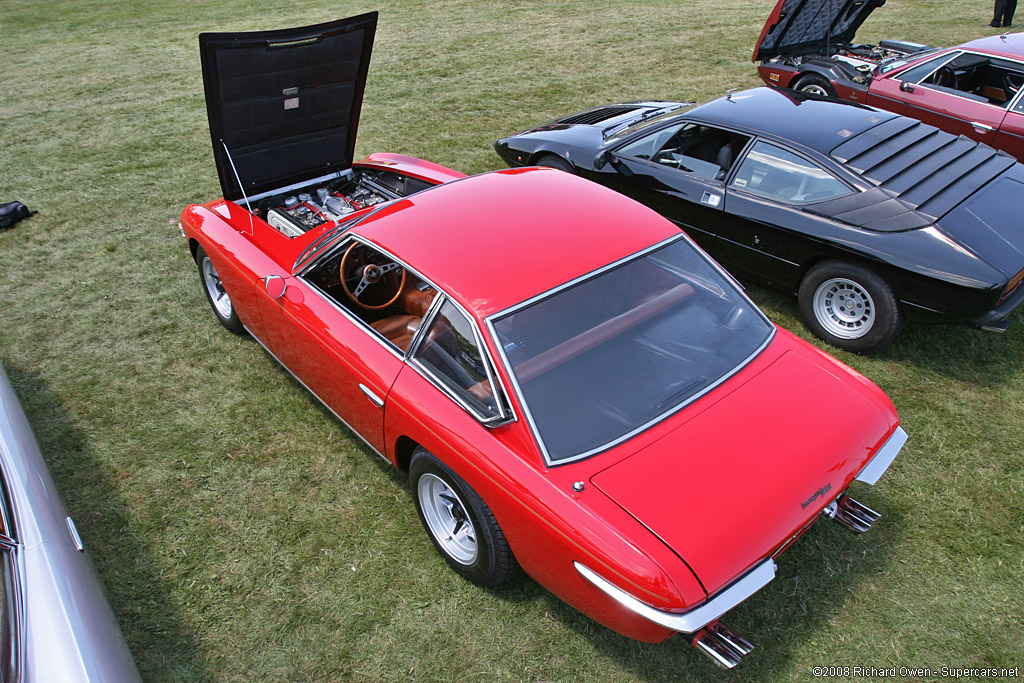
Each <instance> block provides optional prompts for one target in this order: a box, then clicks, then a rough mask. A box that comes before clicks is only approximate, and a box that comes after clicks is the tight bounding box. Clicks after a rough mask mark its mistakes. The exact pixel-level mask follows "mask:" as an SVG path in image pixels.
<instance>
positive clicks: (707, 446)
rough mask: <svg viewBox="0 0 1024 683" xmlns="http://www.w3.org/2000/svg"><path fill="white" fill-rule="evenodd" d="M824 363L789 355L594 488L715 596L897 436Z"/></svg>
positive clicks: (600, 478) (847, 380) (597, 479)
mask: <svg viewBox="0 0 1024 683" xmlns="http://www.w3.org/2000/svg"><path fill="white" fill-rule="evenodd" d="M828 362H829V361H828V360H827V359H826V360H824V362H823V363H819V362H817V361H815V360H814V359H812V358H811V357H808V356H804V355H801V354H798V353H794V352H790V353H786V354H784V355H783V356H781V357H780V358H779V359H778V360H777V361H775V362H774V363H773V364H772V365H770V366H769V367H768V368H766V369H765V370H764V371H763V372H761V373H760V374H758V375H756V376H755V377H753V378H751V379H750V380H748V381H747V382H746V383H745V384H743V385H741V386H739V387H736V388H734V389H732V391H731V393H729V394H728V395H726V396H724V397H723V398H720V399H718V400H717V401H714V397H715V394H714V393H712V394H711V395H709V396H708V397H706V399H705V400H707V399H711V400H712V401H713V402H711V403H709V407H707V408H706V409H705V410H703V411H702V412H700V413H698V414H693V416H692V417H690V419H688V420H687V421H686V422H684V423H683V424H681V425H680V426H679V427H678V428H676V429H674V430H673V431H672V432H670V433H669V434H668V435H666V436H665V437H663V438H662V439H660V440H658V441H656V442H654V443H653V444H651V445H649V446H647V447H646V448H644V449H642V450H640V451H639V452H637V453H635V454H634V455H632V456H630V457H628V458H626V459H625V460H623V461H621V462H619V463H617V464H615V465H613V466H612V467H610V468H608V469H606V470H604V471H602V472H599V473H598V474H597V475H595V476H594V477H593V478H592V482H593V484H594V485H595V486H597V487H598V488H599V489H601V491H603V492H604V493H605V494H607V495H608V496H609V497H611V498H612V499H613V500H615V501H616V503H618V504H619V505H620V506H621V507H622V508H623V509H625V510H626V511H627V512H629V513H630V514H631V515H632V516H633V517H635V518H636V519H637V520H638V521H639V522H640V523H641V524H643V525H644V526H646V527H647V528H648V529H650V530H651V532H653V533H654V534H655V535H656V536H658V537H659V538H660V539H661V540H662V541H664V542H665V543H666V544H667V545H668V546H669V547H670V548H672V549H673V550H674V551H675V552H676V554H678V555H679V556H680V557H681V558H682V559H683V560H684V561H685V562H686V563H687V564H688V565H689V566H690V568H691V569H692V570H693V572H694V573H695V574H696V575H697V577H698V579H700V581H701V583H703V585H704V588H705V589H706V590H707V591H708V593H713V592H715V591H716V590H719V589H720V588H722V587H723V586H725V585H726V584H728V583H729V582H731V581H732V580H733V579H735V578H736V577H737V576H738V575H739V574H741V573H742V572H743V571H744V570H746V569H747V568H749V567H750V566H751V565H753V564H754V563H755V562H757V561H758V560H759V559H761V558H763V557H766V556H767V555H769V554H771V553H772V552H773V551H775V550H776V549H777V548H779V547H780V546H781V545H782V544H783V543H785V542H786V541H787V540H788V539H790V538H791V537H792V536H793V535H794V534H795V533H796V532H798V531H799V530H800V529H801V528H803V526H804V525H805V524H806V523H807V522H808V521H809V520H811V519H812V518H813V517H814V516H815V515H816V514H817V513H818V512H819V511H820V510H821V509H822V508H823V507H824V506H825V505H826V504H827V503H828V502H829V501H831V500H832V499H834V498H835V497H836V496H837V495H838V494H839V493H840V492H841V491H842V490H843V488H845V487H846V485H847V484H849V482H850V481H852V480H853V478H854V477H855V476H856V474H857V473H858V472H859V471H860V470H861V469H862V468H863V466H864V465H865V464H866V463H867V461H868V460H869V459H870V457H871V456H872V455H873V454H874V453H875V451H876V450H877V449H878V448H879V447H881V445H882V444H883V443H884V442H885V439H886V438H887V437H888V436H889V434H890V433H891V432H892V430H893V429H894V427H895V424H894V423H893V422H892V420H891V419H890V416H887V415H886V414H885V413H884V412H883V411H882V410H881V409H880V407H879V406H878V405H877V404H876V403H875V402H874V401H872V400H871V399H870V398H869V396H868V394H866V393H864V392H863V391H862V390H860V389H859V388H858V387H856V386H855V385H854V384H853V382H851V380H852V376H846V377H842V376H837V374H835V373H836V370H837V368H836V367H834V366H833V367H829V366H828V365H825V364H824V363H828ZM854 381H855V380H854ZM795 388H799V393H797V392H796V391H795V390H794V389H795ZM723 389H724V390H728V389H729V385H728V384H727V385H726V386H725V387H723ZM695 407H696V406H695ZM691 414H692V413H691ZM684 415H685V413H684ZM892 416H893V418H894V414H892Z"/></svg>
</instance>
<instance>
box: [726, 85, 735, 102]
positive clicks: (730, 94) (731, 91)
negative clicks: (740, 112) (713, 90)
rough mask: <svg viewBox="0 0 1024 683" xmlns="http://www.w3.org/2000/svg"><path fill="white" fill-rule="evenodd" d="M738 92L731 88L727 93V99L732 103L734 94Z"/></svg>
mask: <svg viewBox="0 0 1024 683" xmlns="http://www.w3.org/2000/svg"><path fill="white" fill-rule="evenodd" d="M734 92H736V88H729V89H728V90H726V91H725V99H727V100H729V101H730V102H731V101H732V94H733V93H734Z"/></svg>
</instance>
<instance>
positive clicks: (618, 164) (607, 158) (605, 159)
mask: <svg viewBox="0 0 1024 683" xmlns="http://www.w3.org/2000/svg"><path fill="white" fill-rule="evenodd" d="M605 164H611V165H612V168H614V169H615V170H616V171H618V172H619V173H621V174H622V175H624V176H626V177H627V178H628V177H629V176H631V175H633V172H632V171H631V170H629V167H628V166H626V165H625V164H624V163H622V161H621V160H620V159H619V158H618V157H617V156H615V153H614V152H612V151H611V150H610V149H606V150H604V151H603V152H601V153H600V154H598V155H597V157H595V158H594V168H595V169H597V170H600V169H602V168H604V165H605Z"/></svg>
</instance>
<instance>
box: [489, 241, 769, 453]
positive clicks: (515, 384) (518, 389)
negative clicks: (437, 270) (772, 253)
mask: <svg viewBox="0 0 1024 683" xmlns="http://www.w3.org/2000/svg"><path fill="white" fill-rule="evenodd" d="M680 239H682V240H685V241H687V242H688V243H689V244H690V246H692V247H693V248H694V250H695V251H696V252H697V254H698V255H699V256H700V257H701V258H703V259H704V261H705V262H706V263H707V264H708V265H710V266H712V268H713V269H714V270H715V271H716V272H718V273H719V274H720V275H722V276H723V277H724V278H725V279H726V281H728V282H730V283H732V284H733V285H735V288H736V289H735V291H736V292H737V293H738V294H739V295H740V297H741V298H742V299H743V300H744V301H746V302H747V303H748V304H750V307H751V309H752V310H753V311H755V312H756V313H757V314H758V315H759V316H761V319H762V320H763V321H764V322H766V323H767V324H768V326H769V327H770V332H769V334H768V336H767V337H766V338H765V340H764V342H763V343H762V344H761V346H759V347H757V348H756V349H754V351H753V353H751V354H750V355H749V356H748V357H747V358H745V359H743V361H741V362H740V363H737V364H736V366H735V367H734V368H733V369H732V370H731V371H730V372H728V373H727V374H725V375H722V376H721V377H719V378H718V381H716V382H715V383H714V384H711V385H708V386H707V387H705V388H704V389H703V390H702V391H700V392H699V393H697V394H694V395H693V396H690V397H689V398H688V399H687V400H685V401H683V402H682V403H679V404H678V405H676V406H673V407H672V408H670V409H668V410H666V411H665V412H663V413H661V414H660V415H657V416H655V417H654V418H652V419H651V420H649V421H648V422H646V423H644V424H642V425H640V426H638V427H636V428H634V429H633V430H632V431H630V432H627V433H625V434H623V435H622V436H619V437H618V438H616V439H613V440H612V441H609V442H608V443H605V444H602V445H601V446H598V447H597V448H592V449H590V450H589V451H585V452H583V453H578V454H576V455H574V456H572V457H570V458H562V459H560V460H552V459H551V456H550V454H549V453H548V449H547V446H546V445H545V444H544V440H543V439H542V438H541V436H540V430H539V429H537V423H536V422H534V419H533V415H532V414H531V413H530V406H529V405H527V403H526V398H525V397H524V396H523V390H522V388H521V387H520V386H519V380H517V379H516V375H515V372H513V371H512V364H511V363H509V361H508V357H507V356H506V355H505V349H504V347H503V346H502V345H501V344H500V343H499V340H498V334H497V332H495V330H494V321H495V320H496V319H497V318H500V317H503V316H505V315H510V314H512V313H515V312H516V311H518V310H519V309H520V308H524V307H526V306H528V305H530V304H532V303H535V302H537V301H540V300H542V299H545V298H547V297H549V296H554V295H555V294H557V293H558V292H561V291H562V290H564V289H568V288H569V287H571V286H573V285H576V284H578V283H580V282H583V281H584V280H588V279H590V278H592V277H597V276H599V275H601V274H602V273H604V272H606V271H608V270H611V269H613V268H617V267H618V266H621V265H623V264H624V263H628V262H629V261H632V260H634V259H640V258H643V257H644V256H646V255H648V254H650V253H651V252H654V251H657V250H658V249H660V248H662V247H666V246H668V245H669V244H671V243H672V242H674V241H676V240H680ZM485 322H486V324H487V328H488V330H489V332H490V334H491V339H493V340H494V346H495V348H497V349H498V355H499V356H500V357H501V361H502V362H503V363H504V364H505V371H506V372H507V373H508V376H509V380H510V381H511V382H512V388H513V389H514V390H515V392H516V396H517V397H518V398H519V405H520V406H522V408H523V414H524V415H525V416H526V422H527V423H528V424H529V425H530V430H531V431H532V432H533V439H534V441H535V442H536V443H537V447H538V448H539V449H540V452H541V455H542V456H543V457H544V464H545V465H547V466H548V467H556V466H558V465H566V464H568V463H571V462H576V461H578V460H582V459H584V458H589V457H590V456H592V455H596V454H597V453H601V452H602V451H606V450H608V449H609V448H614V447H615V446H618V445H619V444H620V443H623V442H624V441H628V440H629V439H631V438H633V437H634V436H636V435H637V434H640V433H641V432H643V431H646V430H647V429H650V428H651V427H653V426H654V425H656V424H658V423H659V422H661V421H663V420H665V419H668V418H669V417H671V416H672V415H674V414H676V413H678V412H679V411H680V410H682V409H683V408H685V407H686V406H688V405H690V404H691V403H693V402H694V401H696V400H697V399H699V398H701V397H703V396H705V395H706V394H708V393H709V392H711V391H713V390H714V389H716V388H717V387H719V386H721V385H722V384H723V383H724V382H725V381H727V380H728V379H729V378H731V377H732V376H733V375H735V374H736V373H737V372H739V371H740V370H742V369H743V368H745V367H746V366H747V365H749V364H750V362H751V361H752V360H754V358H756V357H757V356H759V355H760V354H761V352H762V351H764V350H765V349H766V348H768V345H769V344H771V343H772V340H774V339H775V335H776V332H777V330H778V328H777V327H776V326H775V323H773V322H772V321H771V320H770V319H769V318H768V316H767V315H765V313H764V311H762V310H761V309H760V308H758V307H757V305H756V304H755V303H754V302H753V301H752V300H751V299H750V297H749V296H747V292H746V290H744V289H743V287H741V286H740V285H739V283H738V282H737V281H736V279H735V278H734V277H733V276H732V275H730V274H729V273H728V272H726V271H725V269H723V268H722V267H721V266H720V265H719V264H718V263H717V262H716V261H714V260H713V259H711V258H710V257H708V256H707V253H706V252H705V251H704V250H703V249H701V248H700V247H699V246H698V245H697V243H696V242H694V241H693V240H692V239H691V238H690V236H689V235H687V234H686V233H683V232H681V233H679V234H678V235H673V236H672V237H669V238H668V239H665V240H662V241H661V242H658V243H656V244H654V245H652V246H650V247H647V248H645V249H642V250H641V251H638V252H636V253H635V254H630V255H629V256H626V257H624V258H621V259H619V260H617V261H614V262H612V263H610V264H608V265H606V266H603V267H601V268H598V269H597V270H595V271H592V272H590V273H586V274H584V275H581V276H580V277H578V278H575V279H573V280H570V281H569V282H566V283H563V284H561V285H559V286H557V287H554V288H552V289H549V290H548V291H546V292H542V293H541V294H538V295H537V296H534V297H531V298H529V299H527V300H526V301H523V302H522V303H518V304H515V305H514V306H510V307H509V308H506V309H505V310H503V311H499V312H498V313H494V314H493V315H490V316H488V317H487V320H486V321H485Z"/></svg>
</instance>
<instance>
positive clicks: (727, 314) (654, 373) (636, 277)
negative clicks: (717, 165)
mask: <svg viewBox="0 0 1024 683" xmlns="http://www.w3.org/2000/svg"><path fill="white" fill-rule="evenodd" d="M490 324H491V329H492V330H493V332H494V335H495V338H496V340H497V342H498V345H499V347H500V349H501V351H502V355H503V358H504V360H505V362H506V364H507V366H508V368H509V370H510V374H511V375H512V376H513V378H514V380H515V385H516V388H517V390H518V392H519V394H520V397H521V399H522V403H523V404H524V406H525V408H526V412H527V418H528V420H529V421H530V424H531V426H532V427H533V429H534V433H535V435H536V437H537V440H538V442H539V443H540V445H541V449H542V450H543V452H544V454H545V457H546V459H547V460H548V462H549V463H552V464H557V463H561V462H568V461H572V460H578V459H580V458H583V457H586V456H588V455H592V454H594V453H597V452H599V451H601V450H604V449H605V448H608V447H611V446H612V445H614V444H616V443H618V442H620V441H622V440H624V439H626V438H628V437H629V436H631V435H633V434H636V433H638V432H640V431H642V430H643V429H646V428H648V427H650V426H652V425H653V424H655V423H657V422H659V421H660V420H661V419H663V418H665V417H667V416H668V415H670V414H672V413H674V412H676V411H677V410H679V409H680V408H682V407H683V406H685V405H686V404H688V403H690V402H691V401H693V400H695V399H696V398H697V397H699V396H700V395H702V394H704V393H706V392H707V391H709V390H710V389H711V388H713V387H714V386H716V385H717V384H719V383H720V382H722V381H724V379H725V378H727V377H728V376H730V375H731V374H733V373H734V372H735V371H737V370H738V369H739V368H741V367H742V366H743V365H745V364H746V363H747V362H748V361H749V360H750V359H751V358H753V356H754V355H756V354H757V352H759V351H760V349H762V348H763V347H764V345H765V344H766V343H767V342H768V340H769V339H770V338H771V336H772V334H773V332H774V327H773V326H772V325H771V323H769V322H768V320H767V319H766V318H765V317H764V316H763V315H762V314H761V312H760V311H758V310H757V309H756V308H755V307H754V305H753V304H751V303H750V301H749V300H748V299H747V298H746V297H745V296H744V295H743V294H742V292H741V291H740V290H739V288H738V287H737V286H736V285H735V284H734V282H733V281H732V280H731V279H730V278H728V277H726V276H725V275H724V274H723V273H722V272H721V271H720V270H719V269H718V268H717V267H716V266H715V265H713V264H712V263H711V262H710V261H709V260H707V258H706V257H704V256H703V255H702V254H701V253H700V252H699V251H698V250H697V249H696V248H694V246H693V245H692V244H691V243H690V242H689V241H687V240H686V239H685V238H683V237H680V238H677V239H675V240H674V241H672V242H671V243H669V244H668V245H665V246H662V247H659V248H657V249H655V250H653V251H648V252H645V253H642V254H640V255H638V256H636V257H634V258H631V259H630V260H628V261H626V262H624V263H622V264H619V265H617V266H615V267H612V268H608V269H604V270H601V271H598V272H596V273H594V274H592V275H590V276H587V277H585V278H583V279H582V280H581V281H579V282H576V283H573V284H572V285H571V286H566V287H562V288H559V289H556V290H554V291H552V292H550V293H549V294H546V295H544V296H542V297H541V298H540V299H539V300H534V301H531V302H527V303H525V304H522V305H520V306H518V307H515V308H514V309H512V310H511V311H510V312H507V313H502V314H499V315H498V316H495V317H494V318H492V319H491V320H490Z"/></svg>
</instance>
